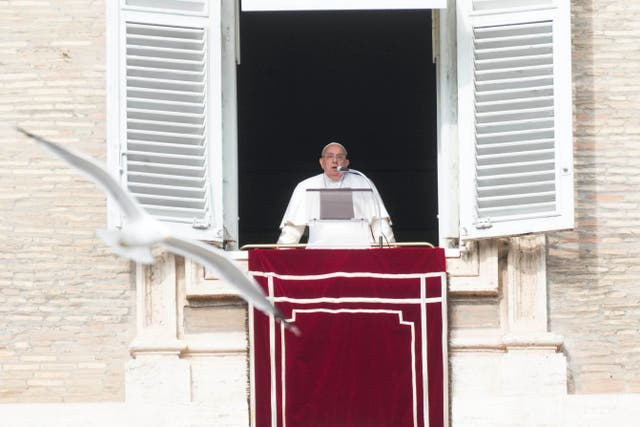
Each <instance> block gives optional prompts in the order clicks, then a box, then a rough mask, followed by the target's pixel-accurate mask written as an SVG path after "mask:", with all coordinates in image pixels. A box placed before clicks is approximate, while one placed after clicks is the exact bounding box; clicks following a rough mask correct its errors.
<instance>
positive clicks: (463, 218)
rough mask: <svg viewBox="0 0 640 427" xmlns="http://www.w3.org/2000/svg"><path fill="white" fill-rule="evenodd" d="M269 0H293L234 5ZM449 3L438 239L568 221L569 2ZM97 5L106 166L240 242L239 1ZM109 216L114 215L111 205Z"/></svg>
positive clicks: (175, 215)
mask: <svg viewBox="0 0 640 427" xmlns="http://www.w3.org/2000/svg"><path fill="white" fill-rule="evenodd" d="M266 3H271V4H276V5H280V6H278V7H280V9H286V7H287V6H286V4H290V3H291V1H288V0H282V1H272V0H264V1H260V0H252V1H244V2H243V5H244V6H251V4H253V5H256V4H262V5H264V4H266ZM364 3H367V2H364V0H363V4H364ZM368 3H369V5H370V6H369V7H368V8H370V9H380V8H383V9H384V8H389V9H391V8H392V6H389V5H387V6H386V7H385V6H384V4H385V2H384V1H383V0H380V1H370V2H368ZM392 3H394V4H395V6H398V5H399V3H398V2H392ZM409 3H411V4H413V3H412V2H411V1H410V0H408V2H407V4H409ZM414 3H416V4H417V3H420V6H414V7H416V8H417V7H426V8H432V7H442V6H444V3H445V2H444V1H439V0H435V1H432V2H429V1H427V0H424V1H422V2H419V1H417V0H416V2H414ZM446 3H448V4H447V9H442V10H441V11H440V13H436V14H434V25H433V26H434V28H435V29H437V30H438V31H435V32H434V33H433V34H434V39H433V43H434V46H436V49H435V52H434V57H435V58H436V60H437V62H438V63H437V73H438V75H437V101H435V100H434V101H433V102H434V103H435V105H434V108H437V115H438V117H437V123H435V124H434V127H436V129H434V133H435V134H437V140H438V142H437V156H436V157H437V184H436V183H435V182H434V183H430V185H433V186H436V187H437V189H438V192H437V195H431V196H429V197H433V198H434V199H436V198H437V205H438V219H437V220H435V221H437V222H439V233H438V234H439V240H440V243H441V244H443V242H445V241H450V242H455V241H457V240H458V239H462V240H465V239H478V238H489V237H495V236H504V235H511V234H523V233H529V232H541V231H548V230H557V229H564V228H570V227H572V226H573V183H572V180H573V176H572V170H573V167H572V129H571V117H572V114H571V82H570V69H571V64H570V57H571V54H570V24H569V1H568V0H542V1H533V0H517V1H515V0H514V1H507V0H457V1H455V0H448V2H446ZM296 4H298V5H299V6H300V5H305V4H306V5H309V7H307V9H309V8H311V5H313V4H316V6H317V5H318V4H324V5H325V6H326V5H327V4H328V3H327V2H318V1H312V0H309V1H305V2H302V1H297V2H296ZM340 4H341V5H342V8H343V9H354V8H355V9H357V8H367V7H366V6H363V5H360V4H359V3H358V2H355V1H351V2H340ZM347 6H348V7H347ZM255 7H257V6H255ZM335 7H337V6H335ZM398 7H400V6H398ZM107 12H108V17H107V19H108V22H107V37H108V42H107V49H108V54H107V58H108V64H107V102H108V118H107V122H108V123H107V126H108V147H109V148H108V149H109V153H108V154H109V155H108V161H109V167H110V170H111V171H112V173H118V174H119V176H120V177H121V181H122V184H123V185H125V186H127V187H128V188H129V189H130V190H131V191H132V192H134V194H135V195H136V196H137V197H138V199H139V200H140V201H141V202H142V204H143V205H144V206H145V207H146V208H147V209H148V210H149V211H150V212H151V213H152V214H153V215H154V216H156V218H158V219H160V220H162V221H164V222H166V223H168V224H170V225H171V226H172V227H174V228H175V230H176V232H178V233H180V234H182V235H184V236H190V237H194V238H198V239H201V240H208V241H217V242H221V243H222V242H223V241H225V240H231V241H235V242H237V241H238V240H239V237H238V216H242V215H245V214H246V212H245V213H243V212H240V215H239V212H238V211H239V207H238V205H239V199H240V197H239V189H238V156H240V157H242V156H243V155H245V154H246V153H245V152H244V151H243V150H242V149H240V150H238V138H239V137H238V135H237V134H236V131H237V115H236V107H237V105H236V96H237V94H236V66H235V60H236V49H237V47H238V44H237V37H238V34H240V32H239V29H238V28H237V22H238V16H239V15H238V14H239V13H240V12H239V7H238V3H236V2H234V0H223V1H222V2H219V3H215V2H213V3H212V2H209V1H206V0H201V1H200V0H193V1H188V2H185V1H177V0H176V1H170V0H166V1H154V2H151V1H146V0H127V1H124V2H120V3H117V2H108V6H107ZM380 13H382V14H384V13H385V12H383V11H381V12H380ZM429 22H431V21H429ZM328 25H330V23H328ZM425 27H426V28H425V32H428V33H429V34H430V33H431V30H432V29H431V28H429V27H428V24H425ZM264 36H265V37H268V36H269V35H268V34H264ZM356 53H357V52H354V54H356ZM429 59H431V58H429ZM241 66H246V64H242V65H241ZM336 66H338V64H337V65H336ZM410 71H411V70H408V72H410ZM401 104H402V103H400V104H398V105H401ZM274 113H275V112H274V111H268V110H264V114H274ZM318 114H321V112H319V113H318ZM240 137H241V136H240ZM261 142H262V141H258V142H256V144H258V143H261ZM315 147H316V146H315V145H314V148H315ZM393 149H394V150H400V151H401V150H402V149H403V147H402V146H394V147H393ZM314 153H315V151H314ZM274 154H275V155H276V156H279V155H281V153H274ZM316 155H317V154H315V155H314V157H312V158H311V160H313V161H314V162H315V161H316V159H317V157H315V156H316ZM412 160H415V159H412ZM418 160H419V159H418ZM434 169H435V161H434ZM309 170H310V169H309ZM434 179H435V178H434ZM291 184H292V185H293V184H294V182H292V183H291ZM376 184H377V185H378V187H379V188H380V187H383V186H384V185H383V183H381V182H378V181H376ZM406 184H408V185H409V186H411V183H410V182H409V183H406ZM382 193H383V197H385V199H393V197H390V196H386V195H385V193H384V191H382ZM413 194H414V195H415V193H413ZM394 196H396V194H394ZM398 197H404V196H402V195H401V194H400V195H398ZM416 197H420V195H416ZM423 197H425V196H423ZM269 200H270V202H269V203H264V204H263V205H264V209H265V210H268V209H272V210H274V212H275V214H274V216H275V217H278V216H279V215H281V213H282V212H283V211H284V208H285V206H286V200H284V201H279V203H280V205H278V206H276V204H277V203H274V200H273V199H269ZM433 203H435V200H434V201H433ZM387 204H390V203H389V202H387ZM387 207H388V208H389V209H390V211H392V210H393V207H391V206H387ZM240 210H242V209H241V208H240ZM392 216H393V214H392ZM434 217H435V216H434ZM109 218H110V224H111V225H116V226H117V225H118V224H120V218H119V213H118V212H117V210H116V209H115V208H114V205H113V204H110V209H109ZM278 222H279V219H278V220H276V221H273V224H274V228H275V227H276V224H277V223H278ZM276 231H277V230H276ZM443 245H444V244H443ZM232 247H233V246H232Z"/></svg>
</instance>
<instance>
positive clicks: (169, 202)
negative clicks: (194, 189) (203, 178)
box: [136, 194, 206, 212]
mask: <svg viewBox="0 0 640 427" xmlns="http://www.w3.org/2000/svg"><path fill="white" fill-rule="evenodd" d="M136 198H137V199H138V202H140V203H141V204H143V205H156V206H163V207H168V208H181V209H192V210H193V211H195V212H197V211H198V210H202V209H203V208H204V206H205V203H206V200H205V199H204V198H186V197H175V196H172V195H170V194H136Z"/></svg>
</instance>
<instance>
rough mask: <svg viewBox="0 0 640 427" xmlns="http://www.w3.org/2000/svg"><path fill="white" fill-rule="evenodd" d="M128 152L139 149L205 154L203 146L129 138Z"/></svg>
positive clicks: (195, 154)
mask: <svg viewBox="0 0 640 427" xmlns="http://www.w3.org/2000/svg"><path fill="white" fill-rule="evenodd" d="M128 145H129V152H131V151H140V152H150V153H164V154H176V155H183V156H198V157H202V156H204V154H205V151H204V147H202V146H197V145H195V146H193V145H185V144H170V143H162V142H151V141H138V140H135V139H130V140H129V144H128Z"/></svg>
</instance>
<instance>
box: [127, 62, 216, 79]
mask: <svg viewBox="0 0 640 427" xmlns="http://www.w3.org/2000/svg"><path fill="white" fill-rule="evenodd" d="M127 77H129V78H140V79H153V80H168V81H174V80H177V81H178V82H195V83H202V82H204V79H205V76H204V73H203V72H202V71H199V70H196V71H192V70H179V69H163V68H159V67H148V66H146V67H142V66H130V67H127Z"/></svg>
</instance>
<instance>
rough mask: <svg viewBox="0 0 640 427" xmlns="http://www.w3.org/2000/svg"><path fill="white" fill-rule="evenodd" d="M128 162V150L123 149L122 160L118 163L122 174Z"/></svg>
mask: <svg viewBox="0 0 640 427" xmlns="http://www.w3.org/2000/svg"><path fill="white" fill-rule="evenodd" d="M126 163H127V152H126V151H121V152H120V162H119V164H118V169H119V171H120V175H123V174H124V165H125V164H126Z"/></svg>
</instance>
